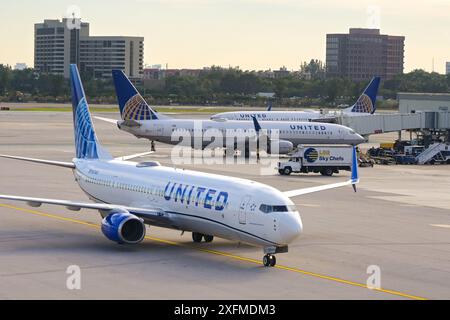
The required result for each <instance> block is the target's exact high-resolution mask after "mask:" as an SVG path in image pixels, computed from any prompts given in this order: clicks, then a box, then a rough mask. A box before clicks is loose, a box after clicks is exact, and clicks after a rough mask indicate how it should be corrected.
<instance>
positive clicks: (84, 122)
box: [70, 64, 112, 159]
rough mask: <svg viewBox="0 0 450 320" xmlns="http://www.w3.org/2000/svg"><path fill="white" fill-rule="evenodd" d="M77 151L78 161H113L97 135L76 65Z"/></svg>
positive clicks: (72, 70)
mask: <svg viewBox="0 0 450 320" xmlns="http://www.w3.org/2000/svg"><path fill="white" fill-rule="evenodd" d="M70 83H71V89H72V110H73V127H74V134H75V151H76V157H77V158H78V159H105V158H106V159H111V158H112V157H111V155H110V154H109V153H108V152H106V151H105V150H104V149H102V147H101V146H100V144H99V142H98V140H97V136H96V135H95V130H94V126H93V124H92V119H91V114H90V112H89V106H88V103H87V101H86V95H85V94H84V89H83V84H82V83H81V78H80V74H79V72H78V68H77V65H76V64H71V65H70Z"/></svg>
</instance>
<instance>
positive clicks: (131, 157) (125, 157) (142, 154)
mask: <svg viewBox="0 0 450 320" xmlns="http://www.w3.org/2000/svg"><path fill="white" fill-rule="evenodd" d="M152 153H153V151H148V152H142V153H136V154H131V155H129V156H123V157H117V158H115V160H122V161H127V160H131V159H134V158H139V157H143V156H147V155H149V154H152Z"/></svg>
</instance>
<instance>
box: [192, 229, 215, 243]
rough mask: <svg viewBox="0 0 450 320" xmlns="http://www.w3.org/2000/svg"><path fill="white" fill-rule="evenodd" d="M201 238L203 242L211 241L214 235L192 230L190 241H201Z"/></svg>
mask: <svg viewBox="0 0 450 320" xmlns="http://www.w3.org/2000/svg"><path fill="white" fill-rule="evenodd" d="M202 239H205V242H212V241H213V240H214V236H211V235H207V234H203V233H198V232H192V241H194V242H197V243H199V242H202Z"/></svg>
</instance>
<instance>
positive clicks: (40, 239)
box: [0, 111, 450, 299]
mask: <svg viewBox="0 0 450 320" xmlns="http://www.w3.org/2000/svg"><path fill="white" fill-rule="evenodd" d="M101 116H104V117H117V116H118V115H117V114H111V113H108V114H101ZM182 116H183V117H187V116H189V115H187V114H184V115H182ZM94 122H95V127H96V131H97V134H98V136H99V139H100V141H101V143H102V144H103V145H104V146H105V147H106V148H107V149H108V150H110V151H111V153H112V154H113V155H114V156H121V155H128V154H134V153H140V152H144V151H148V150H149V142H148V141H146V140H138V139H136V138H134V137H133V136H131V135H129V134H127V133H125V132H121V131H119V130H118V129H117V128H116V127H115V126H114V125H112V124H110V123H105V122H102V121H99V120H96V119H94ZM374 139H381V138H380V136H378V137H374ZM156 148H157V152H156V153H155V154H153V155H152V156H151V157H150V158H151V159H154V160H158V161H160V162H161V163H162V164H167V165H170V164H171V160H170V153H171V147H170V146H167V145H162V144H159V143H157V144H156ZM73 152H74V147H73V128H72V114H71V113H68V112H59V113H58V112H20V111H17V112H16V111H15V112H0V154H12V155H22V156H28V157H38V158H44V159H52V160H61V161H69V160H70V159H71V158H72V157H73V154H74V153H73ZM180 167H185V168H194V169H195V170H199V171H207V172H214V173H221V174H226V175H231V176H236V177H243V178H249V179H252V180H256V181H260V182H263V183H266V184H269V185H272V186H274V187H276V188H279V189H280V190H290V189H296V188H301V187H310V186H315V185H319V184H326V183H330V182H337V181H344V180H346V179H348V176H349V173H348V172H344V173H341V174H339V175H337V176H333V177H323V176H320V175H314V174H312V175H291V176H289V177H286V176H279V175H278V174H277V173H276V171H275V170H273V173H272V174H271V175H260V169H261V168H260V167H261V165H257V164H239V165H184V166H180ZM0 168H1V169H0V170H1V171H0V172H1V175H0V177H1V178H0V193H2V194H11V195H24V196H35V197H47V198H59V199H67V200H80V201H88V198H87V197H86V195H85V194H84V193H83V192H82V191H81V190H80V189H79V188H78V186H77V185H76V183H75V182H74V179H73V175H72V172H71V171H70V170H68V169H64V168H57V167H49V166H43V165H37V164H32V163H27V162H20V161H14V160H9V159H0ZM449 169H450V167H449V166H445V165H442V166H439V165H438V166H375V167H374V168H360V177H361V182H360V184H359V185H358V192H357V193H354V192H353V191H352V189H351V188H350V187H348V188H340V189H334V190H329V191H325V192H320V193H316V194H310V195H307V196H303V197H296V198H294V199H293V201H294V202H295V203H296V205H297V206H298V208H299V210H300V213H301V216H302V220H303V224H304V233H303V234H302V235H301V236H300V237H299V238H298V239H296V240H295V241H294V243H292V244H291V245H290V247H289V253H286V254H278V255H277V263H278V264H277V267H276V268H265V267H263V266H262V263H261V259H262V256H263V253H262V250H261V249H260V248H255V247H251V246H248V245H245V244H238V243H234V242H230V241H226V240H222V239H218V238H215V239H214V242H212V243H208V244H205V243H202V244H194V243H192V241H191V234H190V233H188V232H186V233H185V234H184V235H181V234H180V232H178V231H174V230H167V229H161V228H156V227H149V228H148V230H147V238H146V240H144V242H143V243H141V244H139V245H132V246H128V245H118V244H116V243H113V242H111V241H109V240H108V239H106V238H105V237H104V236H103V234H102V233H101V231H100V230H99V228H98V226H99V224H100V221H101V218H100V215H99V214H98V213H97V212H95V211H91V210H81V211H79V212H73V211H69V210H67V209H65V208H61V207H56V206H49V205H44V206H42V207H40V208H31V207H28V206H27V205H26V204H25V203H19V202H11V201H1V202H0V214H1V220H0V261H1V263H0V299H48V298H49V299H91V298H92V299H109V298H111V299H422V298H425V299H449V298H450V196H449V194H448V190H450V170H449ZM149 178H151V177H149ZM70 265H78V266H79V267H80V268H81V289H80V290H69V289H67V286H66V281H67V278H68V276H69V275H68V274H67V273H66V270H67V268H68V267H69V266H70ZM371 266H376V267H375V268H377V267H379V270H380V272H381V289H379V290H371V289H368V288H367V287H366V281H367V279H368V278H369V276H370V274H368V273H367V270H368V268H369V269H371V268H370V267H371ZM372 268H373V267H372ZM371 270H373V269H371Z"/></svg>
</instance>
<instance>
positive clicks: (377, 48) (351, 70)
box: [326, 28, 405, 81]
mask: <svg viewBox="0 0 450 320" xmlns="http://www.w3.org/2000/svg"><path fill="white" fill-rule="evenodd" d="M404 43H405V37H402V36H390V35H382V34H380V30H379V29H357V28H351V29H350V32H349V33H348V34H339V33H338V34H327V44H326V48H327V49H326V70H327V77H331V78H333V77H344V78H349V79H352V80H354V81H366V80H369V79H370V78H371V77H373V76H374V75H378V76H381V77H382V79H383V80H389V79H392V78H393V77H394V76H395V75H397V74H401V73H403V63H404Z"/></svg>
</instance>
